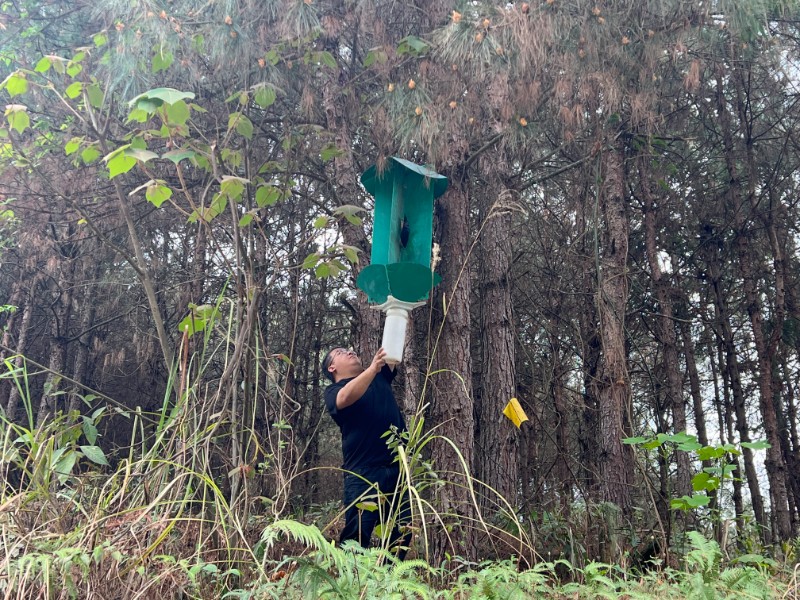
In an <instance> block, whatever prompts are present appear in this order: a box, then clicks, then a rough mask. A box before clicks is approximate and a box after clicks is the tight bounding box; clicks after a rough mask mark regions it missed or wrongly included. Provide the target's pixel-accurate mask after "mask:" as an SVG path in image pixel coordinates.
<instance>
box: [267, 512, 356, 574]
mask: <svg viewBox="0 0 800 600" xmlns="http://www.w3.org/2000/svg"><path fill="white" fill-rule="evenodd" d="M280 534H283V535H287V536H289V537H290V538H291V539H292V540H294V541H295V542H300V543H302V544H303V545H304V546H305V547H306V548H309V549H312V550H316V551H317V552H318V553H319V554H320V555H321V557H322V560H323V561H325V562H326V563H329V564H330V565H332V566H333V567H335V568H336V569H343V568H344V566H345V565H346V563H347V555H346V553H345V552H343V551H342V550H341V549H340V548H336V547H335V546H334V545H333V544H332V543H331V542H329V541H328V540H327V539H326V538H325V536H324V535H322V532H321V531H320V530H319V528H317V527H316V526H315V525H306V524H305V523H300V522H299V521H293V520H291V519H282V520H279V521H275V522H274V523H272V524H270V525H268V526H267V527H266V528H265V529H264V531H263V533H262V534H261V543H262V544H264V548H265V550H269V549H270V548H272V546H273V545H274V543H275V541H276V540H277V539H278V537H279V535H280ZM265 555H266V552H265Z"/></svg>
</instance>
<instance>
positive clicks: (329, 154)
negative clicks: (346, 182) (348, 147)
mask: <svg viewBox="0 0 800 600" xmlns="http://www.w3.org/2000/svg"><path fill="white" fill-rule="evenodd" d="M342 154H344V151H343V150H339V148H337V147H336V145H334V144H328V145H327V146H325V147H324V148H323V149H322V150H321V151H320V153H319V155H320V157H321V158H322V160H323V162H328V161H329V160H332V159H334V158H336V157H337V156H341V155H342Z"/></svg>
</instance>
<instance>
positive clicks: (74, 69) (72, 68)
mask: <svg viewBox="0 0 800 600" xmlns="http://www.w3.org/2000/svg"><path fill="white" fill-rule="evenodd" d="M81 71H83V66H81V64H80V63H77V62H75V61H74V60H71V61H69V62H68V63H67V75H69V76H70V77H75V76H76V75H78V73H80V72H81Z"/></svg>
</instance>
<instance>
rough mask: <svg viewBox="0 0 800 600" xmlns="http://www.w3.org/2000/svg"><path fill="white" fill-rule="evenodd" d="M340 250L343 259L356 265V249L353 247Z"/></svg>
mask: <svg viewBox="0 0 800 600" xmlns="http://www.w3.org/2000/svg"><path fill="white" fill-rule="evenodd" d="M342 250H343V252H344V255H345V257H346V258H347V260H349V261H350V263H351V264H356V263H357V262H358V252H359V250H358V248H356V247H354V246H344V247H343V248H342Z"/></svg>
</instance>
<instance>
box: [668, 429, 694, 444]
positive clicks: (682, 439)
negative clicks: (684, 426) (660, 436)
mask: <svg viewBox="0 0 800 600" xmlns="http://www.w3.org/2000/svg"><path fill="white" fill-rule="evenodd" d="M667 440H668V441H670V442H674V443H676V444H684V443H686V442H696V441H697V438H696V437H695V436H693V435H689V434H688V433H686V432H685V431H681V432H679V433H673V434H672V435H670V436H669V437H668V438H667Z"/></svg>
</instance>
